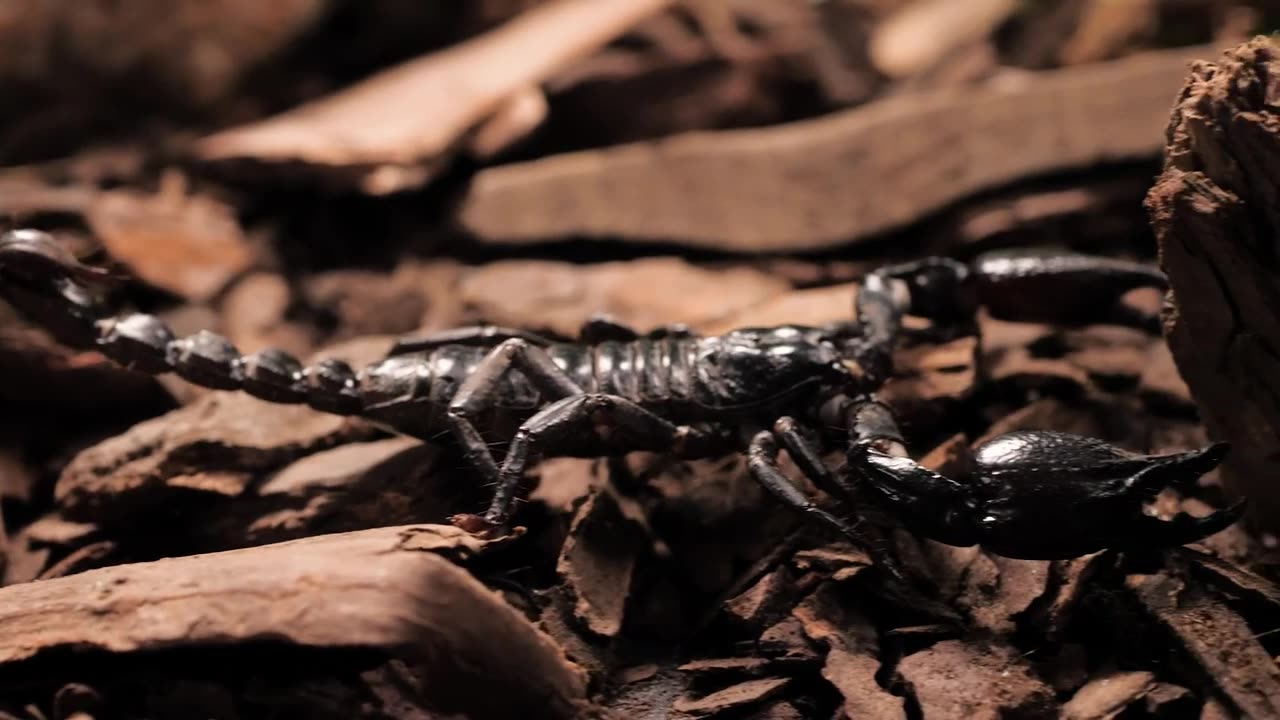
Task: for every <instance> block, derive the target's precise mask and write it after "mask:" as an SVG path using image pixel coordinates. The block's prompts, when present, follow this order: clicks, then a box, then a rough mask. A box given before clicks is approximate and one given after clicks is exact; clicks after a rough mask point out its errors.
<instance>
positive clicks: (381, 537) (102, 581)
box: [0, 525, 584, 718]
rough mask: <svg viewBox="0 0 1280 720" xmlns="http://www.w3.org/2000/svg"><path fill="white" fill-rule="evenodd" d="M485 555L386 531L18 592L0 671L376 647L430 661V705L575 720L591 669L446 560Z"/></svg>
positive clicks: (454, 532)
mask: <svg viewBox="0 0 1280 720" xmlns="http://www.w3.org/2000/svg"><path fill="white" fill-rule="evenodd" d="M482 546H483V543H482V542H480V541H477V540H475V539H474V538H472V537H471V536H470V535H467V534H466V533H464V532H462V531H460V530H458V529H457V528H453V527H448V526H432V525H418V526H400V527H388V528H379V529H376V530H367V531H362V532H356V533H343V534H336V535H323V536H318V537H314V538H308V539H306V540H298V541H293V542H288V543H281V544H278V545H268V546H262V547H258V548H251V549H248V550H235V551H230V552H222V553H214V554H208V555H198V556H193V557H184V558H173V559H168V560H160V561H158V562H152V563H141V564H135V565H120V566H116V567H110V568H104V569H100V570H92V571H89V572H86V573H82V574H80V575H74V576H71V577H67V578H60V579H56V580H47V581H43V582H37V583H27V584H23V585H17V586H12V587H8V588H4V589H3V590H0V663H13V662H16V661H19V660H24V659H27V658H31V657H34V656H37V655H39V654H41V653H44V652H47V651H52V650H56V649H72V648H75V649H98V650H105V651H109V652H115V653H127V652H137V651H146V650H158V649H163V648H173V647H185V646H196V645H209V644H219V645H226V644H236V643H242V642H247V641H253V640H267V639H270V640H274V641H277V642H287V643H291V644H296V645H303V646H310V647H367V648H376V649H380V650H383V651H386V652H389V653H392V654H396V655H399V656H402V657H405V658H408V659H412V660H414V661H417V662H422V663H425V664H426V666H427V667H428V669H429V672H428V673H427V678H428V682H429V686H430V688H431V691H432V697H433V698H435V699H436V700H438V701H440V702H441V703H444V704H450V705H454V706H456V707H458V708H460V709H466V710H467V711H468V713H469V714H470V713H471V712H474V713H475V714H476V715H478V716H484V717H529V716H530V713H533V714H536V715H537V716H539V717H548V718H551V717H562V718H568V717H577V714H576V709H577V708H578V706H579V705H580V704H581V703H582V702H583V697H584V682H583V677H582V674H581V671H580V670H579V669H577V668H575V667H573V666H571V665H569V664H568V663H566V661H565V659H564V657H563V656H562V655H561V653H560V651H559V650H558V649H557V648H556V647H555V646H554V645H553V644H552V643H551V642H550V640H549V639H548V638H546V637H545V636H544V635H542V634H541V633H540V632H538V631H537V630H536V629H535V628H534V627H533V626H532V625H530V623H529V622H528V621H527V620H525V619H524V617H523V616H521V615H520V613H518V612H517V611H515V610H514V609H513V608H511V607H510V606H508V605H507V604H506V603H505V602H503V601H502V600H501V599H500V597H499V596H498V595H496V594H495V593H493V592H492V591H490V590H488V589H486V588H485V587H484V586H483V585H481V584H480V583H479V582H477V581H476V580H475V579H473V578H472V577H471V576H470V575H469V574H468V573H467V572H466V571H465V570H463V569H461V568H459V567H457V566H456V565H454V564H453V563H452V562H450V561H449V560H448V559H446V558H445V557H443V556H442V554H462V555H469V554H474V553H475V552H477V551H479V550H480V549H481V547H482ZM494 638H502V642H500V643H496V642H493V640H494Z"/></svg>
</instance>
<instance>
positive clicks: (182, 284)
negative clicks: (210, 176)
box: [85, 174, 254, 302]
mask: <svg viewBox="0 0 1280 720" xmlns="http://www.w3.org/2000/svg"><path fill="white" fill-rule="evenodd" d="M85 220H86V221H87V222H88V224H89V227H90V229H92V230H93V234H94V236H95V237H96V238H97V239H99V240H101V242H102V244H103V245H104V246H106V249H107V250H108V251H109V252H110V253H111V256H112V257H113V258H115V259H116V260H119V261H121V262H123V263H124V264H125V265H127V266H128V268H129V270H130V272H132V273H133V274H135V275H137V276H138V277H139V278H141V279H143V280H145V281H147V282H149V283H151V284H152V285H155V286H156V287H159V288H164V289H165V290H168V291H170V292H172V293H175V294H177V295H180V296H182V297H185V298H187V299H189V300H192V301H195V302H205V301H208V300H209V299H210V298H212V297H213V296H214V295H216V294H217V293H218V292H219V291H220V290H222V288H223V287H224V286H226V284H227V282H228V281H230V280H231V278H233V277H235V276H236V275H237V274H239V273H241V272H243V271H244V270H245V269H246V268H248V267H249V265H250V263H252V262H253V260H254V257H253V254H252V253H251V252H250V249H249V245H248V242H247V240H246V239H245V236H244V232H243V231H242V230H241V229H240V223H239V222H238V221H237V219H236V216H235V209H234V208H232V207H231V206H230V205H227V204H225V203H222V202H219V201H217V200H215V199H213V198H211V197H207V196H204V195H196V194H189V193H188V191H187V188H186V181H185V179H184V178H183V177H182V176H180V175H177V174H169V175H166V176H165V182H164V183H162V185H161V188H160V192H159V193H157V194H155V195H148V194H143V193H138V192H133V191H129V190H112V191H109V192H103V193H98V194H96V195H95V196H94V198H93V200H92V201H91V202H90V203H89V204H88V206H87V207H86V208H85Z"/></svg>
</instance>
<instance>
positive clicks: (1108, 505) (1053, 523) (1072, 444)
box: [851, 431, 1244, 560]
mask: <svg viewBox="0 0 1280 720" xmlns="http://www.w3.org/2000/svg"><path fill="white" fill-rule="evenodd" d="M1227 450H1228V447H1227V445H1226V444H1225V443H1216V444H1213V445H1210V446H1208V447H1205V448H1202V449H1200V450H1193V451H1190V452H1184V453H1177V454H1173V455H1157V456H1149V455H1137V454H1134V453H1129V452H1126V451H1124V450H1121V449H1119V448H1116V447H1113V446H1111V445H1109V444H1107V443H1105V442H1103V441H1101V440H1096V439H1093V438H1086V437H1081V436H1078V435H1069V434H1066V433H1058V432H1047V431H1023V432H1013V433H1008V434H1005V435H1001V436H999V437H996V438H993V439H992V440H990V441H989V442H987V443H985V444H983V445H982V446H980V447H978V448H977V449H976V450H975V451H974V455H973V458H974V461H973V474H972V477H970V478H968V479H967V480H966V481H965V482H957V481H955V480H951V479H949V478H946V477H944V476H942V475H939V474H937V473H934V472H932V471H930V470H928V469H926V468H923V467H921V466H919V465H917V464H916V463H915V462H914V461H912V460H910V459H909V458H901V457H892V456H889V455H884V454H881V453H875V452H868V453H864V454H863V455H860V456H856V457H855V456H851V460H852V461H853V463H851V464H852V465H853V466H854V467H855V468H856V470H857V471H858V472H860V473H861V474H862V476H863V478H864V479H865V480H866V481H867V482H868V483H869V484H870V485H871V487H873V488H875V489H876V490H877V491H879V493H880V494H881V495H882V496H883V497H884V498H885V499H886V500H887V501H888V502H889V503H891V504H892V505H893V506H894V507H895V508H896V509H897V511H898V514H899V515H900V516H902V517H903V518H904V520H905V521H906V522H907V523H908V525H909V527H911V528H912V529H915V530H916V531H917V532H921V533H923V534H925V535H928V536H929V537H932V538H934V539H936V540H939V541H941V542H944V543H948V544H954V545H974V544H980V545H982V546H983V547H985V548H987V549H988V550H990V551H992V552H994V553H997V554H1000V555H1004V556H1006V557H1013V558H1023V559H1028V560H1055V559H1060V558H1069V557H1077V556H1079V555H1084V554H1086V553H1090V552H1093V551H1095V550H1101V549H1103V548H1113V549H1116V550H1141V549H1160V548H1168V547H1175V546H1178V545H1184V544H1186V543H1190V542H1196V541H1198V540H1202V539H1204V538H1206V537H1208V536H1210V535H1213V534H1214V533H1217V532H1220V531H1222V530H1224V529H1226V528H1227V527H1229V526H1230V525H1232V524H1234V523H1235V522H1236V521H1237V520H1239V519H1240V517H1241V515H1242V514H1243V512H1244V503H1243V502H1239V503H1236V504H1235V505H1233V506H1231V507H1229V508H1227V509H1225V510H1221V511H1219V512H1215V513H1213V514H1211V515H1207V516H1205V517H1193V516H1191V515H1186V514H1179V515H1175V516H1174V517H1173V518H1172V519H1170V520H1162V519H1160V518H1158V517H1154V516H1151V515H1148V514H1146V512H1144V506H1145V504H1146V503H1148V502H1150V501H1151V500H1153V499H1154V498H1155V497H1156V496H1157V495H1159V493H1160V492H1161V491H1163V490H1164V489H1166V488H1173V489H1182V488H1188V487H1191V486H1194V484H1195V483H1196V481H1197V480H1198V479H1199V478H1200V476H1201V475H1203V474H1204V473H1206V472H1208V471H1210V470H1212V469H1214V468H1215V467H1217V466H1218V464H1219V463H1221V462H1222V460H1223V458H1224V457H1225V456H1226V453H1227Z"/></svg>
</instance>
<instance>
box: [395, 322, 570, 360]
mask: <svg viewBox="0 0 1280 720" xmlns="http://www.w3.org/2000/svg"><path fill="white" fill-rule="evenodd" d="M512 339H520V340H524V341H525V342H527V343H529V344H530V345H536V346H539V347H546V346H547V345H550V344H551V340H550V339H549V338H545V337H542V336H541V335H538V334H536V333H531V332H528V331H525V330H517V329H515V328H507V327H499V326H496V325H473V326H471V327H460V328H452V329H449V330H441V331H439V332H433V333H427V334H425V335H416V336H414V335H411V336H407V337H402V338H400V339H398V340H396V344H395V345H392V346H391V351H390V352H388V353H387V355H388V356H391V355H404V354H406V353H411V352H421V351H423V350H434V349H436V348H438V347H441V346H443V345H471V346H479V347H486V346H492V345H497V344H498V343H500V342H503V341H506V340H512Z"/></svg>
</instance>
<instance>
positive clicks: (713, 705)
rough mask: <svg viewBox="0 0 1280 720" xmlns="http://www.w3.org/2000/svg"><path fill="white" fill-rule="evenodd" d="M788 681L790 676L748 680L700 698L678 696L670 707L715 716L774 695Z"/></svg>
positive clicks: (780, 690) (748, 705) (685, 711)
mask: <svg viewBox="0 0 1280 720" xmlns="http://www.w3.org/2000/svg"><path fill="white" fill-rule="evenodd" d="M790 682H791V679H790V678H761V679H759V680H748V681H746V682H743V683H738V684H737V685H731V686H730V687H727V688H724V689H723V690H717V691H716V692H713V693H711V694H710V695H704V696H703V697H700V698H691V697H682V698H679V699H677V700H676V701H675V703H674V704H673V705H672V706H671V707H672V709H674V710H676V711H677V712H683V713H688V714H690V715H693V716H695V717H715V716H717V715H719V714H721V713H726V712H729V711H732V710H740V709H742V708H745V707H750V706H752V705H756V704H759V703H760V702H763V701H765V700H768V699H769V698H772V697H775V696H777V695H778V694H779V693H781V692H782V690H783V688H785V687H786V686H787V684H788V683H790Z"/></svg>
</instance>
